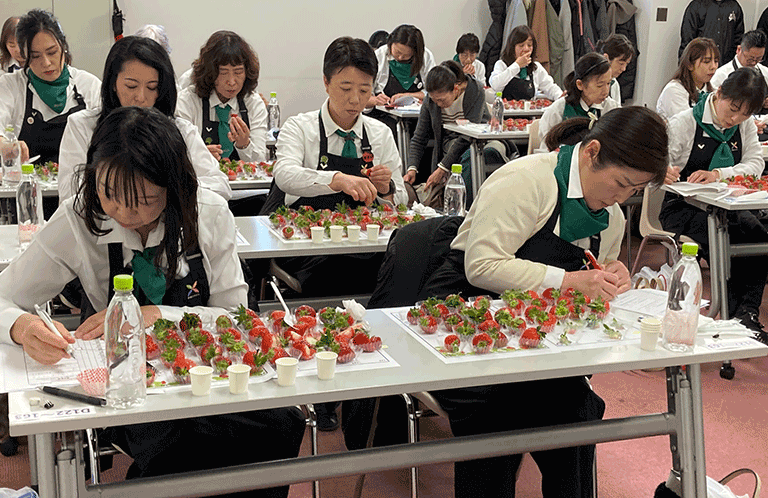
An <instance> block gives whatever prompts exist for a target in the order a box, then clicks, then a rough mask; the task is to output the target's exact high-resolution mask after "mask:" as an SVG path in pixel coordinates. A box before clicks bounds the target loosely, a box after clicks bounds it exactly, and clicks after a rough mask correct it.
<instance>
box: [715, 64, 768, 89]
mask: <svg viewBox="0 0 768 498" xmlns="http://www.w3.org/2000/svg"><path fill="white" fill-rule="evenodd" d="M734 64H736V67H733V65H734ZM742 67H744V66H742V65H741V62H739V59H738V57H734V58H733V59H731V60H730V61H729V62H728V63H726V64H723V65H722V66H720V67H719V68H717V71H715V74H714V76H712V80H711V81H710V83H711V84H712V88H713V89H715V90H717V89H718V88H720V85H722V84H723V82H724V81H725V80H726V78H728V76H730V74H731V73H732V72H734V71H735V70H736V69H739V68H742ZM755 67H756V68H757V69H759V70H760V72H761V73H762V74H763V79H765V82H766V84H768V67H766V66H764V65H762V64H760V63H758V64H757V66H755Z"/></svg>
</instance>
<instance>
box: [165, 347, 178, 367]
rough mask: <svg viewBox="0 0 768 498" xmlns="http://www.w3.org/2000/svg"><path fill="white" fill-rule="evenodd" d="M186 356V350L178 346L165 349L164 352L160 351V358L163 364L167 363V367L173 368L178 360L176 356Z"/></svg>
mask: <svg viewBox="0 0 768 498" xmlns="http://www.w3.org/2000/svg"><path fill="white" fill-rule="evenodd" d="M179 355H181V357H182V358H183V357H184V352H183V351H182V350H181V349H178V348H166V349H165V350H163V352H162V353H160V360H161V361H162V362H163V365H165V368H171V366H172V365H173V362H174V361H176V358H178V357H179Z"/></svg>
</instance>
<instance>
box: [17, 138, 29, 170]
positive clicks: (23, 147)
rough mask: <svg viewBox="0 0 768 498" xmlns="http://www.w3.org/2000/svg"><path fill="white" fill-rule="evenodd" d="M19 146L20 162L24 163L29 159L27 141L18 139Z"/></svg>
mask: <svg viewBox="0 0 768 498" xmlns="http://www.w3.org/2000/svg"><path fill="white" fill-rule="evenodd" d="M19 148H20V149H21V164H24V163H26V162H27V161H29V147H27V142H25V141H24V140H19Z"/></svg>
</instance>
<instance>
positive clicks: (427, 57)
mask: <svg viewBox="0 0 768 498" xmlns="http://www.w3.org/2000/svg"><path fill="white" fill-rule="evenodd" d="M376 59H377V60H378V61H379V72H378V74H377V75H376V82H375V83H374V86H373V90H374V91H373V94H374V95H378V94H380V93H381V92H383V91H384V88H385V87H386V86H387V81H389V61H391V60H393V59H394V57H392V54H390V53H389V46H387V45H382V46H380V47H379V48H377V49H376ZM433 67H435V56H434V55H432V52H431V51H430V50H429V49H428V48H426V47H424V66H423V67H422V68H421V71H419V77H420V78H421V87H419V89H420V90H421V91H422V92H424V95H426V94H427V88H426V87H425V85H426V84H427V73H429V70H430V69H432V68H433ZM406 90H407V88H406ZM387 97H392V95H387Z"/></svg>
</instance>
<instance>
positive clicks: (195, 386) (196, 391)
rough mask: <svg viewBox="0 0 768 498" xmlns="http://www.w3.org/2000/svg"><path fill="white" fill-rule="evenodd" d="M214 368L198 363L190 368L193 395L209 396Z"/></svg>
mask: <svg viewBox="0 0 768 498" xmlns="http://www.w3.org/2000/svg"><path fill="white" fill-rule="evenodd" d="M212 376H213V368H211V367H207V366H205V365H198V366H196V367H192V368H190V369H189V378H190V380H191V381H192V396H208V395H209V394H210V393H211V377H212Z"/></svg>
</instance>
